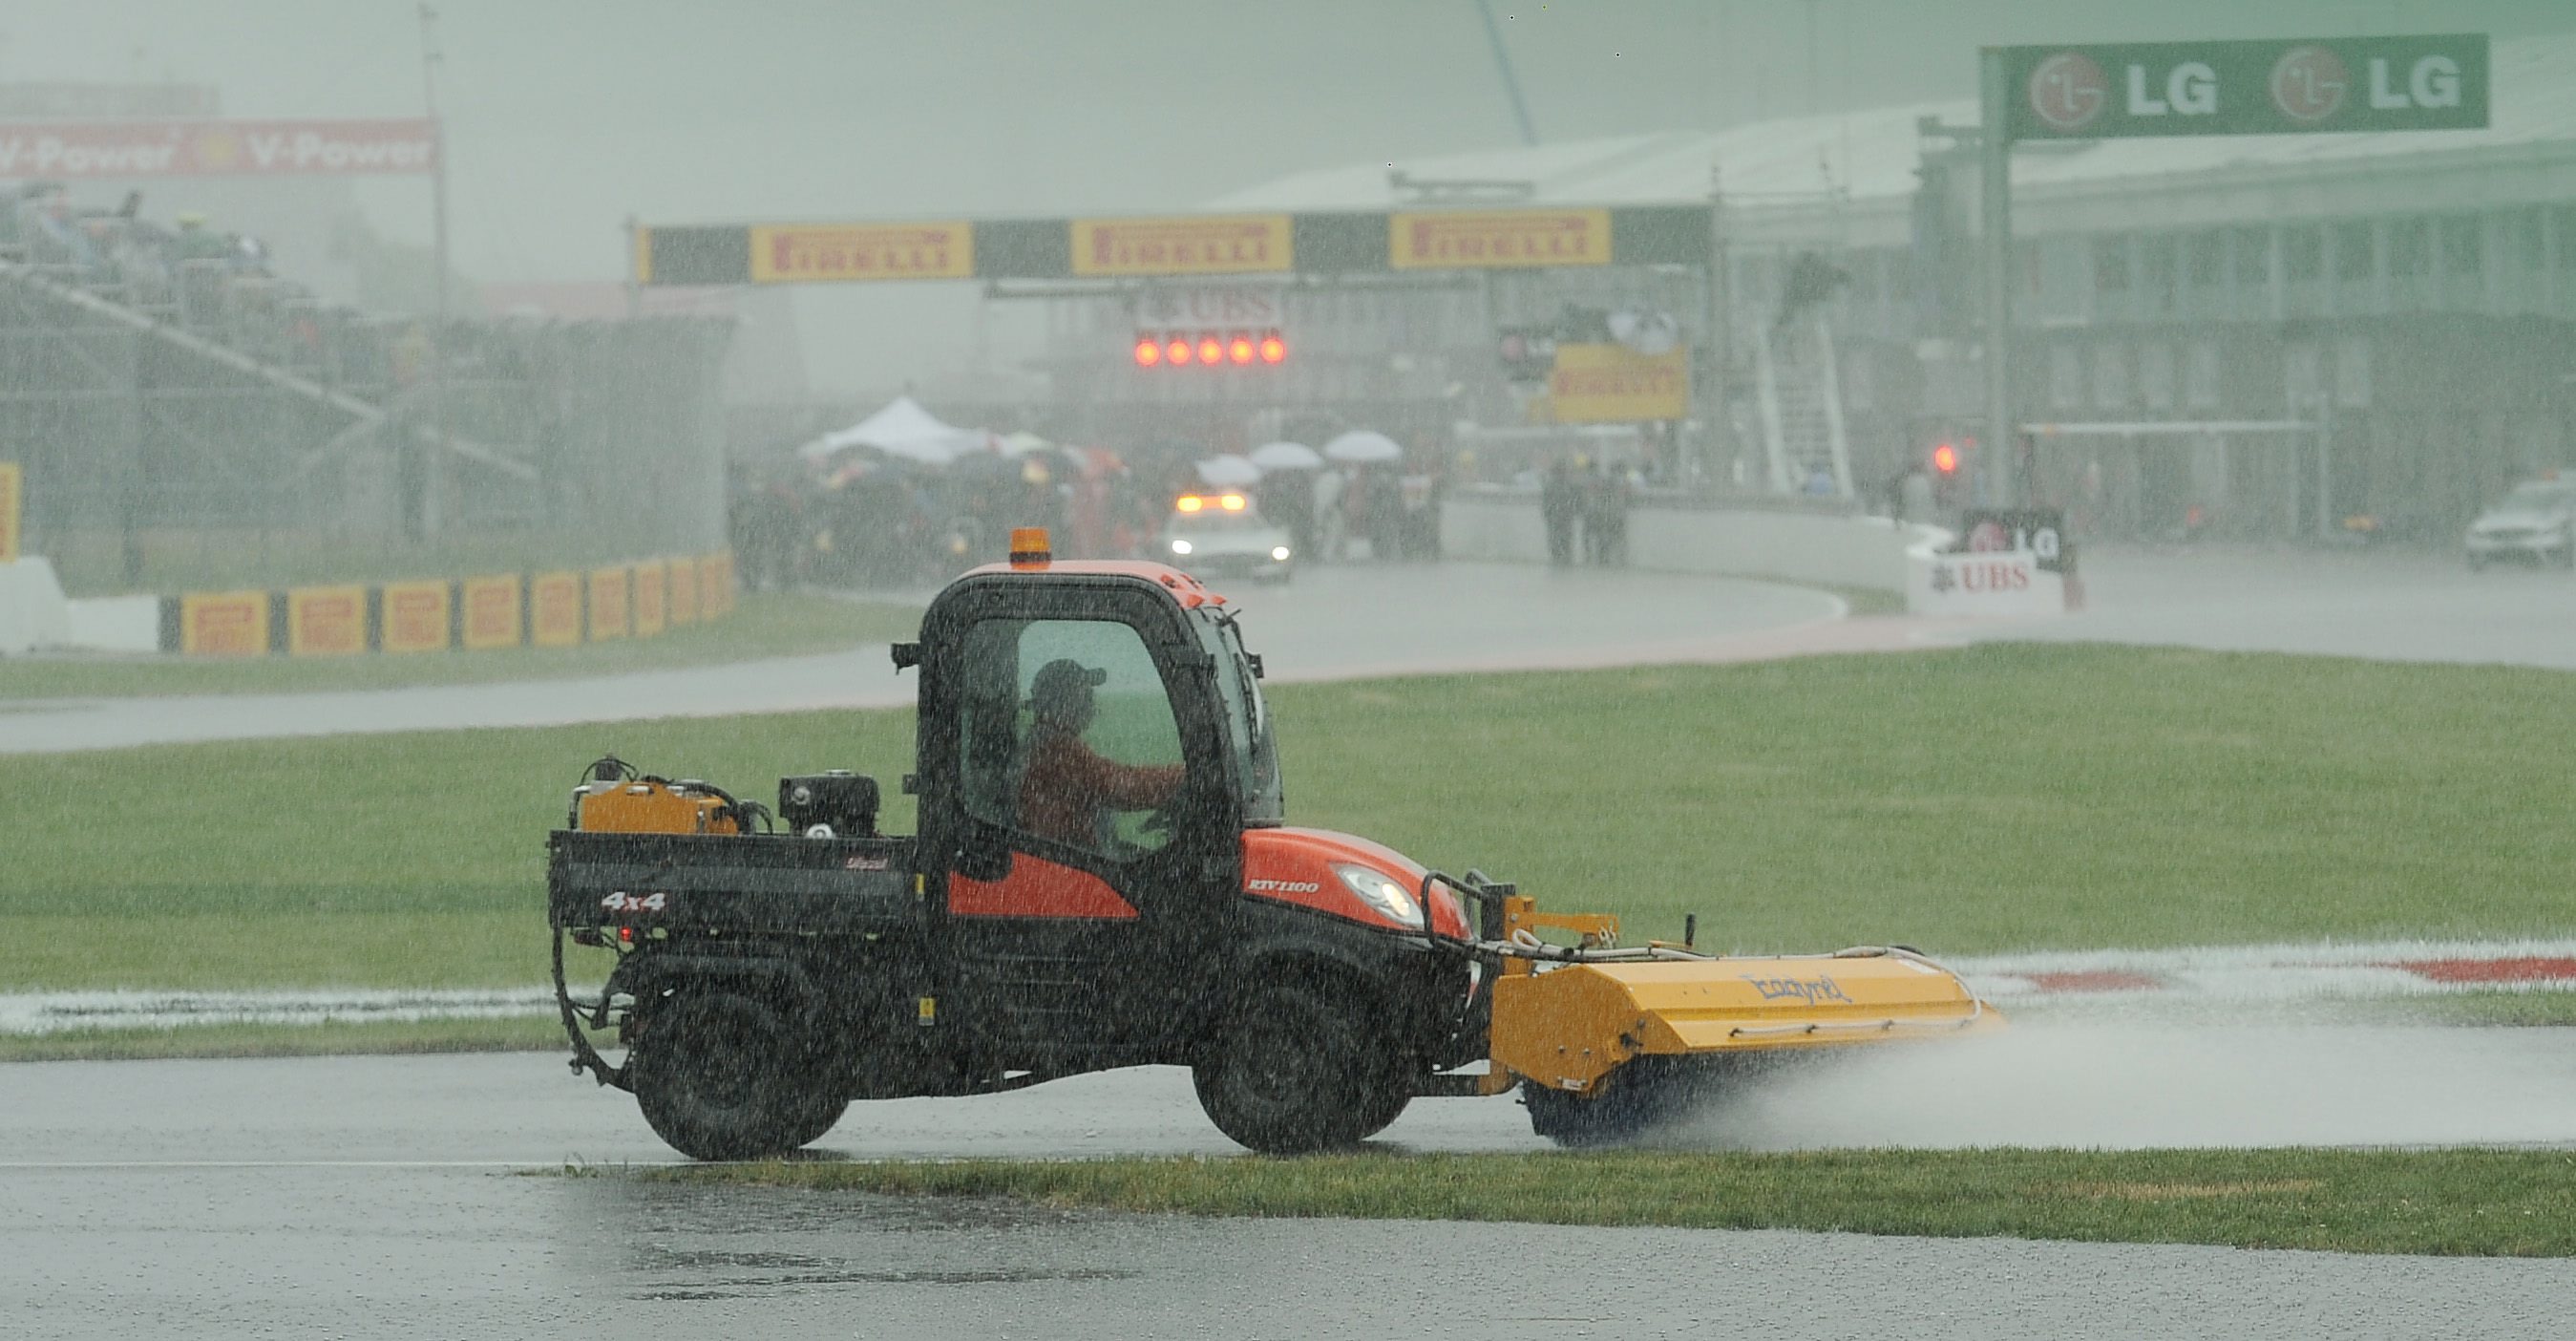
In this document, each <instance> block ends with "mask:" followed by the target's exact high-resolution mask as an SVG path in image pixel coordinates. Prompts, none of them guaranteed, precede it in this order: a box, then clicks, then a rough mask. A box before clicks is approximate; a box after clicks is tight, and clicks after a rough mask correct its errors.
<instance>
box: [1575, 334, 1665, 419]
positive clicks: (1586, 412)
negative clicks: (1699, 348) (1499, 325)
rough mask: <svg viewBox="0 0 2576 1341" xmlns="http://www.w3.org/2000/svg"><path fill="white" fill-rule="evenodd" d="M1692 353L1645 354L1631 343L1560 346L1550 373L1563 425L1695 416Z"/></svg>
mask: <svg viewBox="0 0 2576 1341" xmlns="http://www.w3.org/2000/svg"><path fill="white" fill-rule="evenodd" d="M1690 391H1691V387H1690V351H1689V350H1688V349H1676V350H1673V351H1672V352H1670V353H1666V354H1640V353H1637V352H1636V351H1634V350H1631V349H1629V348H1628V347H1627V346H1625V345H1558V346H1557V347H1556V366H1555V368H1554V369H1553V370H1551V371H1550V372H1549V373H1548V376H1547V399H1548V412H1549V416H1550V417H1551V418H1553V419H1554V420H1555V421H1556V422H1558V423H1560V424H1632V423H1638V422H1641V421H1645V420H1651V419H1687V418H1689V417H1690Z"/></svg>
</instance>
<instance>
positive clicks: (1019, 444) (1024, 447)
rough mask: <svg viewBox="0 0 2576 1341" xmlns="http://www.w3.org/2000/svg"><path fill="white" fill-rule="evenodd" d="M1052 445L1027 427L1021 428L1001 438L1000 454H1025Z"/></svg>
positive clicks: (1039, 450)
mask: <svg viewBox="0 0 2576 1341" xmlns="http://www.w3.org/2000/svg"><path fill="white" fill-rule="evenodd" d="M1054 446H1055V444H1054V443H1052V442H1049V441H1047V440H1046V439H1044V438H1041V437H1039V436H1038V435H1037V434H1035V433H1031V432H1029V431H1028V430H1027V429H1022V430H1020V431H1019V432H1017V433H1014V434H1012V435H1011V436H1009V437H1007V438H1004V439H1002V454H1003V455H1004V456H1026V455H1028V454H1029V453H1031V452H1043V451H1047V450H1049V449H1051V448H1053V447H1054Z"/></svg>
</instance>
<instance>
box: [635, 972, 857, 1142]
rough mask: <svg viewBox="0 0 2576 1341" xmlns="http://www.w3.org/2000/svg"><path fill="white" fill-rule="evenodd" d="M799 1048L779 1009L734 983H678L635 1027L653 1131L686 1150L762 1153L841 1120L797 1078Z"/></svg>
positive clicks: (638, 1070)
mask: <svg viewBox="0 0 2576 1341" xmlns="http://www.w3.org/2000/svg"><path fill="white" fill-rule="evenodd" d="M797 1062H798V1056H797V1049H796V1048H795V1047H794V1045H793V1040H792V1039H791V1038H790V1037H789V1034H788V1030H787V1026H786V1024H785V1022H784V1021H782V1020H781V1019H780V1018H779V1016H778V1013H777V1012H776V1011H773V1010H771V1009H770V1008H769V1007H767V1006H765V1005H763V1004H761V1003H760V1002H759V1001H756V1000H754V999H753V998H751V997H748V996H744V995H741V994H740V993H736V992H725V991H695V992H683V993H682V994H680V995H678V996H675V997H671V998H669V999H667V1000H665V1001H663V1002H662V1003H661V1004H660V1006H659V1007H658V1008H657V1009H656V1010H655V1011H654V1012H653V1014H652V1015H651V1016H650V1017H649V1018H648V1019H647V1020H646V1021H645V1027H644V1028H643V1030H642V1031H641V1032H640V1033H639V1034H638V1035H637V1036H636V1039H635V1055H634V1057H633V1058H632V1060H631V1061H630V1063H629V1065H630V1068H631V1070H632V1072H633V1083H634V1087H635V1102H636V1104H637V1106H639V1107H641V1108H642V1109H643V1110H644V1120H645V1121H646V1122H648V1123H651V1124H652V1127H653V1132H654V1134H655V1135H657V1136H660V1137H661V1138H662V1139H663V1140H664V1141H667V1142H669V1143H670V1146H671V1148H672V1149H674V1150H677V1151H679V1152H680V1153H681V1154H684V1155H687V1156H688V1157H690V1158H691V1159H709V1160H723V1159H763V1158H768V1157H771V1156H776V1155H783V1154H786V1153H787V1152H789V1151H791V1150H794V1149H796V1148H797V1147H799V1146H802V1145H804V1144H805V1143H806V1142H807V1141H810V1140H813V1139H814V1138H815V1137H817V1136H820V1135H822V1134H823V1133H824V1131H826V1130H828V1129H829V1128H830V1127H831V1125H832V1122H834V1121H837V1120H839V1118H840V1115H841V1109H842V1107H845V1106H846V1105H837V1104H833V1105H827V1104H823V1103H821V1102H820V1101H819V1100H818V1099H817V1098H816V1097H815V1096H814V1095H812V1094H811V1093H809V1092H807V1091H805V1090H804V1088H803V1086H802V1084H801V1083H800V1076H799V1071H800V1068H799V1066H798V1065H797Z"/></svg>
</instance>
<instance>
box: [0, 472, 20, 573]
mask: <svg viewBox="0 0 2576 1341" xmlns="http://www.w3.org/2000/svg"><path fill="white" fill-rule="evenodd" d="M26 483H27V477H26V474H25V473H24V472H23V471H21V470H20V469H19V468H18V463H17V462H15V461H0V563H16V562H17V561H18V515H19V511H20V507H21V504H20V496H21V495H22V494H23V493H24V492H25V488H26Z"/></svg>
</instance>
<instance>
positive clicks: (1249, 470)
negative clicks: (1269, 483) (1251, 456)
mask: <svg viewBox="0 0 2576 1341" xmlns="http://www.w3.org/2000/svg"><path fill="white" fill-rule="evenodd" d="M1198 469H1199V483H1201V484H1205V485H1208V486H1209V487H1211V488H1217V489H1226V488H1241V487H1242V486H1244V485H1247V484H1255V483H1258V482H1259V481H1260V479H1261V467H1259V466H1256V465H1254V464H1252V463H1251V462H1250V461H1247V460H1245V459H1243V458H1242V457H1240V456H1234V455H1231V454H1229V455H1226V456H1211V457H1209V458H1208V459H1207V460H1205V461H1201V462H1199V467H1198Z"/></svg>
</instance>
